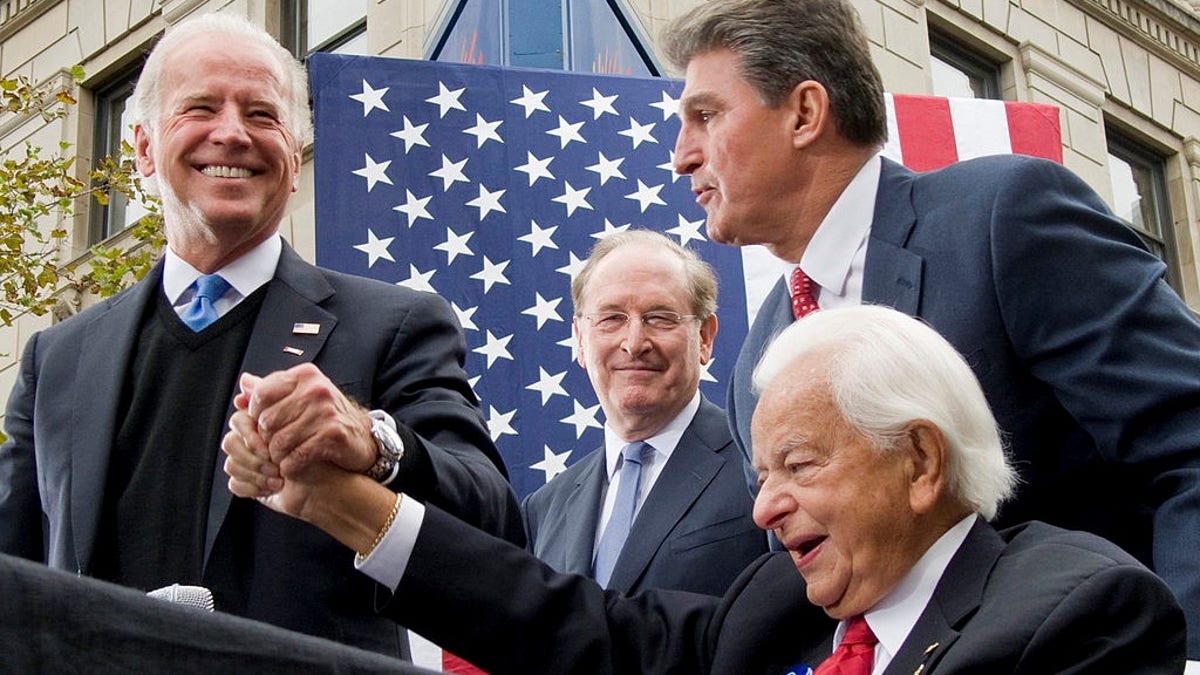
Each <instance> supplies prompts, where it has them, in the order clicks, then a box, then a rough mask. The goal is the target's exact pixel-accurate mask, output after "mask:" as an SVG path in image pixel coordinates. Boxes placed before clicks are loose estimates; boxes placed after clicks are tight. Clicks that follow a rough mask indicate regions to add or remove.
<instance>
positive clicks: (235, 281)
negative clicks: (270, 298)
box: [163, 234, 283, 317]
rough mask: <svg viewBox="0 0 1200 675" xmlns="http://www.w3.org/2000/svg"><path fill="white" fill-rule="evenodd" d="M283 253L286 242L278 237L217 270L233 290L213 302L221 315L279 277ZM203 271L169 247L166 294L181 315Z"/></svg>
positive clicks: (164, 284) (165, 259)
mask: <svg viewBox="0 0 1200 675" xmlns="http://www.w3.org/2000/svg"><path fill="white" fill-rule="evenodd" d="M282 252H283V239H282V238H281V237H280V236H279V235H278V234H274V235H272V236H270V237H268V238H267V240H266V241H264V242H262V243H261V244H259V245H258V246H255V247H254V248H252V249H250V250H249V251H248V252H246V253H245V254H244V255H242V256H241V257H240V258H238V259H237V260H234V261H233V262H231V263H229V264H228V265H226V266H224V267H222V268H221V269H219V270H217V274H220V275H221V277H222V278H224V279H225V281H228V282H229V285H230V286H231V288H230V289H229V290H228V291H226V292H225V295H222V296H221V297H219V298H217V299H216V300H215V301H214V302H213V309H215V310H216V311H217V316H219V317H220V316H225V313H226V312H228V311H229V310H231V309H233V308H234V307H236V306H237V304H238V303H239V302H241V301H242V300H245V299H246V298H247V297H248V296H249V295H250V294H251V293H253V292H254V291H257V290H258V289H259V288H260V287H262V286H263V284H266V283H267V282H268V281H270V280H271V279H272V278H274V276H275V268H276V267H278V266H279V254H280V253H282ZM202 275H203V273H202V272H200V271H199V270H197V269H196V268H195V267H192V266H191V265H190V264H188V263H187V262H186V261H185V260H184V259H183V258H180V257H179V256H178V255H177V254H176V253H175V252H174V251H172V250H171V247H170V246H168V247H167V251H166V254H165V255H164V260H163V293H165V294H166V296H167V301H168V302H170V303H171V306H172V307H174V308H175V312H176V313H177V314H183V311H184V309H186V308H187V306H188V303H190V302H191V301H192V296H194V295H195V294H196V291H195V290H194V289H193V288H192V287H191V286H192V283H193V282H195V281H196V279H198V278H199V277H201V276H202Z"/></svg>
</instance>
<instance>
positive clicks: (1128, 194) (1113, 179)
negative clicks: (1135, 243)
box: [1108, 153, 1157, 234]
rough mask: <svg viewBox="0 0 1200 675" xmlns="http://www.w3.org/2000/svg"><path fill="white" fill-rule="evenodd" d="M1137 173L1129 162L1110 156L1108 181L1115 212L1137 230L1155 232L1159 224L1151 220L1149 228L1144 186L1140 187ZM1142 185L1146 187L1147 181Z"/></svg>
mask: <svg viewBox="0 0 1200 675" xmlns="http://www.w3.org/2000/svg"><path fill="white" fill-rule="evenodd" d="M1137 173H1139V171H1138V170H1137V169H1135V168H1134V167H1133V166H1132V165H1130V164H1129V162H1127V161H1125V160H1123V159H1121V158H1120V157H1117V156H1116V155H1114V154H1112V153H1109V154H1108V179H1109V182H1110V183H1111V184H1112V192H1113V205H1112V208H1113V211H1115V212H1116V214H1117V215H1118V216H1120V217H1121V218H1123V219H1125V220H1126V221H1128V222H1130V223H1132V224H1133V225H1134V226H1136V227H1137V228H1139V229H1142V230H1150V231H1152V232H1153V231H1154V229H1156V225H1157V223H1155V222H1154V219H1153V218H1150V219H1149V220H1150V223H1149V224H1150V227H1149V228H1148V227H1147V218H1146V217H1145V209H1144V208H1143V200H1142V194H1143V191H1142V185H1139V181H1138V179H1137V176H1136V174H1137ZM1141 183H1142V184H1143V185H1144V184H1145V181H1144V180H1143V181H1141ZM1155 234H1157V232H1155Z"/></svg>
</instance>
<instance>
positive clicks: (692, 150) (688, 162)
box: [674, 120, 701, 176]
mask: <svg viewBox="0 0 1200 675" xmlns="http://www.w3.org/2000/svg"><path fill="white" fill-rule="evenodd" d="M692 128H693V127H692V124H691V123H689V122H687V121H686V120H685V121H684V122H683V123H682V125H681V126H680V127H679V135H678V136H677V137H676V138H675V162H674V167H675V173H677V174H679V175H681V176H690V175H691V174H692V173H694V172H695V171H696V169H698V168H700V164H701V155H700V144H699V143H697V142H696V134H695V133H693V131H692Z"/></svg>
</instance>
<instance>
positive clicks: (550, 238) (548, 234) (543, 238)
mask: <svg viewBox="0 0 1200 675" xmlns="http://www.w3.org/2000/svg"><path fill="white" fill-rule="evenodd" d="M529 225H530V230H529V234H526V235H523V236H520V237H517V241H523V242H525V243H527V244H529V245H530V246H532V247H533V254H532V256H533V257H534V258H536V257H537V254H538V253H539V252H540V251H541V250H542V249H544V248H552V249H554V250H556V251H557V250H558V244H555V243H554V231H555V230H557V229H558V226H554V227H547V228H544V229H543V228H541V227H538V224H537V221H536V220H530V221H529Z"/></svg>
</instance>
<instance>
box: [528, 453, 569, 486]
mask: <svg viewBox="0 0 1200 675" xmlns="http://www.w3.org/2000/svg"><path fill="white" fill-rule="evenodd" d="M542 448H543V452H544V453H545V458H544V459H542V461H540V462H534V463H533V464H530V465H529V468H531V469H534V470H536V471H545V472H546V482H547V483H549V482H550V481H552V480H554V478H555V476H557V475H558V474H560V473H562V472H564V471H566V470H567V458H568V457H570V456H571V451H570V450H567V451H566V452H561V453H558V454H555V453H554V451H553V450H551V449H550V446H548V445H544V446H542Z"/></svg>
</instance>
